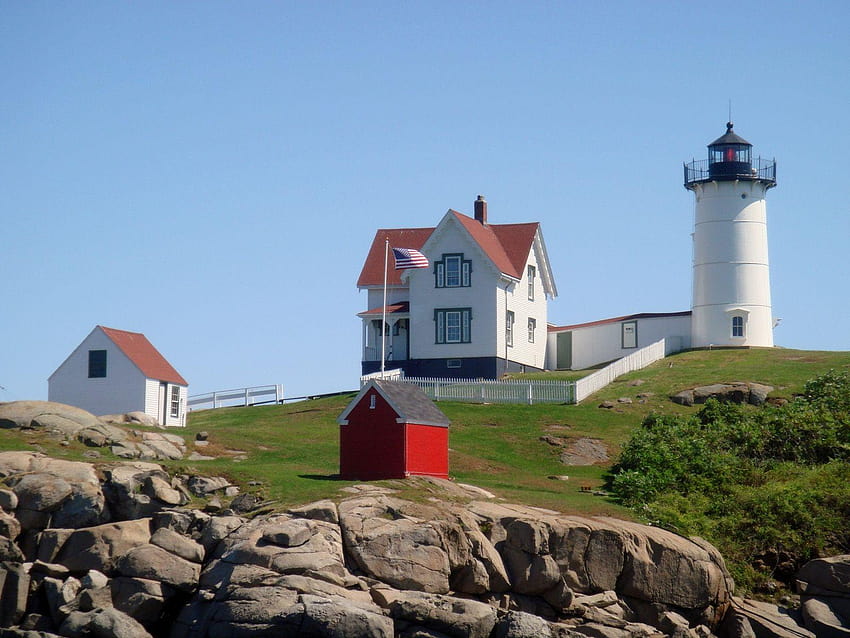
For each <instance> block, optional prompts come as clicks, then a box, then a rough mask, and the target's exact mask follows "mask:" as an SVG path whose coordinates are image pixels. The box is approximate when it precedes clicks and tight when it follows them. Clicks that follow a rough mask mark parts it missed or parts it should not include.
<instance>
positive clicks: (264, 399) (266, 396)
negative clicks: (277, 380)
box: [188, 384, 283, 411]
mask: <svg viewBox="0 0 850 638" xmlns="http://www.w3.org/2000/svg"><path fill="white" fill-rule="evenodd" d="M282 401H283V386H282V385H280V384H278V385H260V386H256V387H253V388H237V389H235V390H217V391H215V392H207V393H206V394H195V395H193V396H190V397H189V402H188V406H189V411H193V410H207V409H215V408H231V407H236V406H249V405H262V404H264V403H280V402H282Z"/></svg>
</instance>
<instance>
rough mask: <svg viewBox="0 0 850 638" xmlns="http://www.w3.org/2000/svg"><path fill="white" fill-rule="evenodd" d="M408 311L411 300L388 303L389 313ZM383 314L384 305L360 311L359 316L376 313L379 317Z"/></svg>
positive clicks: (404, 312)
mask: <svg viewBox="0 0 850 638" xmlns="http://www.w3.org/2000/svg"><path fill="white" fill-rule="evenodd" d="M408 312H410V302H408V301H400V302H398V303H394V304H387V314H388V315H392V314H397V315H399V314H407V313H408ZM383 314H384V308H383V307H382V306H378V307H377V308H372V309H371V310H366V311H364V312H358V313H357V316H358V317H367V316H369V317H371V316H372V315H375V316H377V317H380V316H382V315H383Z"/></svg>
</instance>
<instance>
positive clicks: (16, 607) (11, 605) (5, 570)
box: [0, 539, 30, 627]
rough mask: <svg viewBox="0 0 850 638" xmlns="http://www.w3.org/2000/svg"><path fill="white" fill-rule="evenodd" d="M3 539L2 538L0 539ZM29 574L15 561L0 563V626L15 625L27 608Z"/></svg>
mask: <svg viewBox="0 0 850 638" xmlns="http://www.w3.org/2000/svg"><path fill="white" fill-rule="evenodd" d="M0 540H3V539H0ZM29 587H30V575H29V573H28V572H27V568H26V567H25V566H24V565H22V564H20V563H18V562H16V563H5V564H2V565H0V591H2V593H3V595H2V598H0V627H11V626H12V625H17V624H18V623H19V622H20V621H21V619H22V618H23V617H24V614H25V613H26V610H27V597H28V595H29Z"/></svg>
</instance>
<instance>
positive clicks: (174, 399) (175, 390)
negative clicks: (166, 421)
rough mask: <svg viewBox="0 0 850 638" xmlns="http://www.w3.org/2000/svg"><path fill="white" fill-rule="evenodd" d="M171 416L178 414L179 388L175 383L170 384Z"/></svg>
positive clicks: (174, 416)
mask: <svg viewBox="0 0 850 638" xmlns="http://www.w3.org/2000/svg"><path fill="white" fill-rule="evenodd" d="M171 416H172V417H173V418H175V419H176V418H177V417H179V416H180V388H179V387H177V386H176V385H173V386H171Z"/></svg>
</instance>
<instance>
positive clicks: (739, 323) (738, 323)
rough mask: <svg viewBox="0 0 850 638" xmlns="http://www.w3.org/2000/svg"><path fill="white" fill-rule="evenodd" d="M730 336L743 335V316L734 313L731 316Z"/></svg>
mask: <svg viewBox="0 0 850 638" xmlns="http://www.w3.org/2000/svg"><path fill="white" fill-rule="evenodd" d="M732 336H733V337H743V336H744V318H743V317H742V316H740V315H735V316H734V317H732Z"/></svg>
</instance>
